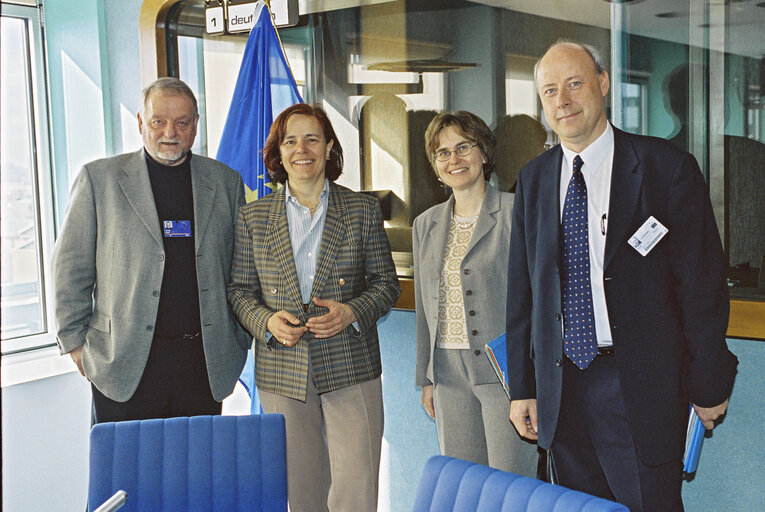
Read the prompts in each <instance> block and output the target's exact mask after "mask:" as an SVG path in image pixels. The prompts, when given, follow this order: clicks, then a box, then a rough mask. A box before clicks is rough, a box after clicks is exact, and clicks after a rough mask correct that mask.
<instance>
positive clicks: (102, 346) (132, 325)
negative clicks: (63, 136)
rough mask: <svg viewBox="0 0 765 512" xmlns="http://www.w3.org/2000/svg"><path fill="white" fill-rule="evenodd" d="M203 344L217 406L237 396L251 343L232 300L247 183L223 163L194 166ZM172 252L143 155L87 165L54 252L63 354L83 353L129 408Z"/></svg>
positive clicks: (96, 377)
mask: <svg viewBox="0 0 765 512" xmlns="http://www.w3.org/2000/svg"><path fill="white" fill-rule="evenodd" d="M191 183H192V190H193V194H194V226H196V233H195V237H194V240H195V245H196V254H197V262H196V265H197V283H198V286H199V308H200V315H201V321H202V339H203V343H204V351H205V357H206V359H207V373H208V376H209V378H210V387H211V390H212V393H213V396H214V397H215V399H216V400H222V399H223V398H224V397H226V396H227V395H229V394H230V393H231V392H232V391H233V389H234V385H235V384H236V380H237V378H238V377H239V375H240V372H241V371H242V367H243V366H244V361H245V359H246V355H247V352H246V350H247V348H248V346H249V344H250V339H249V337H248V336H247V335H246V333H245V332H244V330H243V329H242V328H241V326H239V324H238V323H237V321H236V319H235V318H234V316H233V314H232V313H231V311H230V309H229V307H228V303H227V300H226V283H227V282H228V279H229V272H230V268H231V259H232V254H233V245H234V226H235V223H236V216H237V213H238V211H239V207H240V206H241V205H242V204H244V187H243V185H242V180H241V177H240V176H239V175H238V174H237V173H236V172H235V171H233V170H231V169H230V168H228V167H227V166H225V165H223V164H222V163H220V162H216V161H215V160H212V159H209V158H205V157H202V156H198V155H194V157H193V158H192V160H191ZM164 265H165V252H164V245H163V242H162V233H161V230H160V225H159V219H158V217H157V210H156V207H155V205H154V196H153V193H152V189H151V183H150V181H149V173H148V169H147V167H146V161H145V158H144V152H143V149H141V150H140V151H137V152H135V153H127V154H122V155H118V156H114V157H111V158H105V159H102V160H96V161H94V162H91V163H89V164H86V165H85V166H84V167H83V168H82V170H81V171H80V173H79V175H78V176H77V179H76V180H75V182H74V185H73V186H72V191H71V195H70V199H69V205H68V207H67V213H66V219H65V221H64V224H63V226H62V227H61V231H60V233H59V236H58V239H57V240H56V244H55V246H54V249H53V276H54V280H55V302H56V304H55V316H56V323H57V325H58V331H57V339H58V345H59V347H60V350H61V353H62V354H64V353H67V352H70V351H71V350H73V349H75V348H77V347H79V346H81V345H83V350H82V364H83V367H84V369H85V374H86V375H87V376H88V379H90V381H91V382H92V383H93V384H94V385H95V386H96V387H97V388H98V389H99V391H101V392H102V393H103V394H104V395H106V396H107V397H109V398H111V399H112V400H116V401H118V402H124V401H126V400H128V399H129V398H130V397H131V396H133V393H134V392H135V390H136V388H137V387H138V382H139V381H140V379H141V376H142V374H143V370H144V367H145V366H146V361H147V359H148V357H149V349H150V348H151V342H152V338H153V335H154V323H155V321H156V318H157V308H158V305H159V291H160V288H161V285H162V275H163V273H164Z"/></svg>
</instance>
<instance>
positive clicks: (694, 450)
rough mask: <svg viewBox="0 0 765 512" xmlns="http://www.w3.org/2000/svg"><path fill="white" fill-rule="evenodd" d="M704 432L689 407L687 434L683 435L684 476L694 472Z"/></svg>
mask: <svg viewBox="0 0 765 512" xmlns="http://www.w3.org/2000/svg"><path fill="white" fill-rule="evenodd" d="M704 432H706V429H705V428H704V425H703V424H702V423H701V420H700V419H699V417H698V415H697V414H696V411H694V410H693V406H691V412H690V414H689V416H688V432H687V433H686V435H685V453H684V454H683V473H685V474H691V473H695V472H696V468H697V467H698V465H699V454H701V445H702V443H703V442H704Z"/></svg>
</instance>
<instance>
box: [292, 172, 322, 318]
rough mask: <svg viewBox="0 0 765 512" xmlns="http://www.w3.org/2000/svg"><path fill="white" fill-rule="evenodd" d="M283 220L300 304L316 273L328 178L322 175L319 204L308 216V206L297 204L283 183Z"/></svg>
mask: <svg viewBox="0 0 765 512" xmlns="http://www.w3.org/2000/svg"><path fill="white" fill-rule="evenodd" d="M284 188H285V190H284V198H285V201H286V204H285V208H286V210H287V222H288V223H289V226H290V242H291V243H292V257H293V258H294V259H295V269H296V270H297V277H298V282H299V283H300V296H301V298H302V299H303V304H307V303H308V302H309V301H310V300H311V290H312V289H313V280H314V277H315V276H316V265H317V263H318V258H319V249H320V248H321V236H322V234H323V232H324V221H325V220H326V218H327V207H328V204H329V180H327V179H326V178H325V179H324V189H323V190H322V191H321V194H320V195H319V206H318V207H317V208H316V212H315V213H314V215H313V217H311V211H310V210H309V209H308V207H306V206H303V205H301V204H300V203H299V202H298V200H297V199H296V198H295V196H293V195H292V194H291V193H290V186H289V181H288V182H287V183H285V184H284Z"/></svg>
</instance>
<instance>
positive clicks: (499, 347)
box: [485, 334, 510, 400]
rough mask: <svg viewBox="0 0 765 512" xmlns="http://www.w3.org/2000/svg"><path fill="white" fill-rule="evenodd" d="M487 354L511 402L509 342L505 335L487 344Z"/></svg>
mask: <svg viewBox="0 0 765 512" xmlns="http://www.w3.org/2000/svg"><path fill="white" fill-rule="evenodd" d="M485 352H486V357H488V358H489V363H490V364H491V367H492V368H493V369H494V373H496V374H497V378H498V379H499V382H501V383H502V388H503V389H504V390H505V394H506V395H507V398H508V400H509V399H510V388H509V387H508V385H507V341H506V339H505V335H504V334H501V335H499V336H497V337H496V338H495V339H493V340H491V341H490V342H489V343H487V344H486V350H485Z"/></svg>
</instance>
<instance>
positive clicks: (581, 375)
mask: <svg viewBox="0 0 765 512" xmlns="http://www.w3.org/2000/svg"><path fill="white" fill-rule="evenodd" d="M563 359H564V361H565V362H564V365H563V391H562V395H561V408H560V415H559V418H558V426H557V429H556V431H555V438H554V440H553V445H552V455H553V458H554V461H555V468H556V470H557V475H558V480H559V483H560V484H561V485H563V486H565V487H569V488H571V489H576V490H578V491H583V492H586V493H589V494H593V495H595V496H599V497H601V498H606V499H610V500H613V501H617V502H619V503H623V504H624V505H626V506H627V507H629V509H630V511H631V512H682V511H683V502H682V498H681V494H680V487H681V482H682V462H681V460H679V459H678V460H676V461H671V462H670V463H667V464H662V465H660V466H653V467H649V466H646V465H645V464H643V462H642V461H641V460H640V457H639V456H638V454H637V451H636V449H635V444H634V441H633V437H632V432H631V430H630V426H629V422H628V420H627V414H626V411H625V408H624V401H623V399H622V392H621V386H620V383H619V374H618V370H617V368H616V360H615V358H614V356H613V355H601V356H598V357H596V358H595V360H594V361H593V362H592V364H591V365H590V366H589V367H588V368H587V369H586V370H580V369H579V368H577V367H576V366H575V365H574V364H573V363H572V362H571V361H569V360H568V358H565V357H564V358H563Z"/></svg>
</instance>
